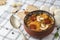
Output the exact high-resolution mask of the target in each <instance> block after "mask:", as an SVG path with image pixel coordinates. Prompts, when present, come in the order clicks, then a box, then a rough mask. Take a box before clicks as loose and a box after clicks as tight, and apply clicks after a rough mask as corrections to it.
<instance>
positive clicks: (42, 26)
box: [40, 24, 49, 30]
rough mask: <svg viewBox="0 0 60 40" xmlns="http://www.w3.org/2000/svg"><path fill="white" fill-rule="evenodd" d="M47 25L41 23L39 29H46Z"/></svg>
mask: <svg viewBox="0 0 60 40" xmlns="http://www.w3.org/2000/svg"><path fill="white" fill-rule="evenodd" d="M48 27H49V25H46V26H45V25H44V24H41V27H40V29H41V30H46V29H47V28H48Z"/></svg>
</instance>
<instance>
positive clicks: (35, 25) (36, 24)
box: [28, 21, 40, 31]
mask: <svg viewBox="0 0 60 40" xmlns="http://www.w3.org/2000/svg"><path fill="white" fill-rule="evenodd" d="M28 26H29V27H30V29H35V30H34V31H40V23H39V22H37V21H33V22H31V23H30V24H29V25H28Z"/></svg>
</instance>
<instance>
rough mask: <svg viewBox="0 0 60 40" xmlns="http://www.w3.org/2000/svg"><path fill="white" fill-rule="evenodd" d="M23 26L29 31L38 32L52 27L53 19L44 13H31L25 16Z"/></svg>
mask: <svg viewBox="0 0 60 40" xmlns="http://www.w3.org/2000/svg"><path fill="white" fill-rule="evenodd" d="M25 24H26V26H27V27H28V28H29V29H31V30H33V31H39V32H40V31H43V30H46V29H49V28H50V27H52V26H53V24H54V19H53V17H52V16H50V15H49V14H47V13H45V12H39V13H32V14H29V15H28V16H26V18H25Z"/></svg>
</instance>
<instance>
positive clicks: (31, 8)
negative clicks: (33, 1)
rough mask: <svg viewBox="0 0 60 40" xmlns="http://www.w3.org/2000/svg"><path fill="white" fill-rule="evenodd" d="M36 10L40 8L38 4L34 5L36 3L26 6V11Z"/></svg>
mask: <svg viewBox="0 0 60 40" xmlns="http://www.w3.org/2000/svg"><path fill="white" fill-rule="evenodd" d="M35 10H39V8H38V7H36V6H34V5H28V6H27V7H26V10H25V11H28V12H31V11H35Z"/></svg>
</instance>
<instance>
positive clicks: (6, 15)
mask: <svg viewBox="0 0 60 40" xmlns="http://www.w3.org/2000/svg"><path fill="white" fill-rule="evenodd" d="M14 2H21V3H23V5H22V6H24V5H25V4H33V5H36V6H37V7H41V6H42V5H47V6H49V7H51V6H56V7H59V8H60V0H20V1H19V0H7V4H6V5H3V6H0V40H22V35H21V34H20V33H19V32H18V30H17V29H14V28H13V27H12V25H11V24H10V17H11V15H12V14H11V10H12V8H11V4H12V3H14ZM20 8H21V7H20ZM20 29H21V31H22V32H23V33H24V34H25V36H26V37H27V38H28V40H60V36H59V37H58V38H54V34H55V33H56V31H57V28H55V29H54V30H53V32H52V33H51V34H50V35H48V36H47V37H45V38H42V39H35V38H33V37H31V36H30V35H29V34H28V33H26V31H25V30H24V27H23V25H22V27H21V28H20ZM59 32H60V30H59V31H58V33H59ZM59 35H60V33H59Z"/></svg>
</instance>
